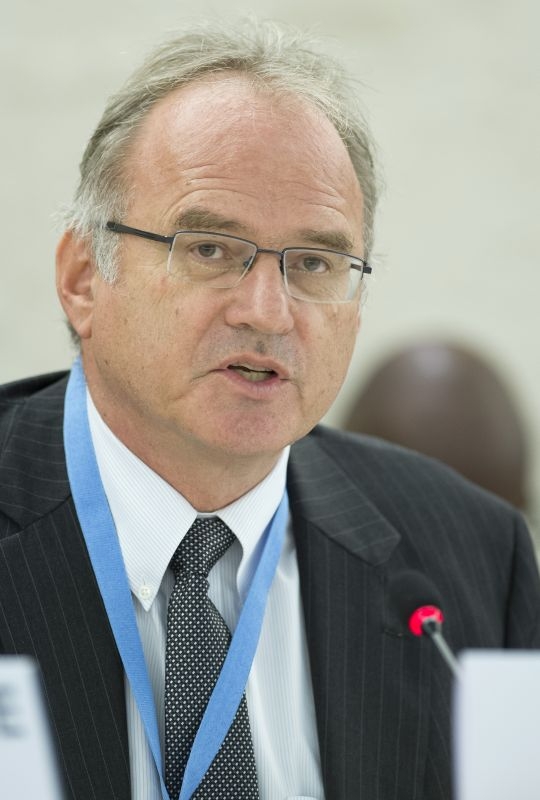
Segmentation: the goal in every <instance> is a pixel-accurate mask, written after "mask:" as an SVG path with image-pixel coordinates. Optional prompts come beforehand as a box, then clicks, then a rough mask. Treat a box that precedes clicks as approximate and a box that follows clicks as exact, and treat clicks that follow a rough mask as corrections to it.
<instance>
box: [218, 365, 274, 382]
mask: <svg viewBox="0 0 540 800" xmlns="http://www.w3.org/2000/svg"><path fill="white" fill-rule="evenodd" d="M227 369H230V370H232V371H233V372H236V373H238V374H239V375H241V376H242V377H243V378H244V379H245V380H247V381H250V382H251V383H261V382H262V381H267V380H269V379H270V378H274V377H276V375H277V372H275V371H274V370H273V369H253V368H252V367H246V366H244V365H243V364H230V365H229V366H228V367H227Z"/></svg>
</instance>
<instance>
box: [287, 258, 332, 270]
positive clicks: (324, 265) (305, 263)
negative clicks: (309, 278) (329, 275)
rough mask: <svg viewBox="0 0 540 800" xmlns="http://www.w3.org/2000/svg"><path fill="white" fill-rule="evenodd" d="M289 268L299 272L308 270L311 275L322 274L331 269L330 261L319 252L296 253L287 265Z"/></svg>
mask: <svg viewBox="0 0 540 800" xmlns="http://www.w3.org/2000/svg"><path fill="white" fill-rule="evenodd" d="M291 268H292V269H294V270H298V271H299V272H308V273H309V274H311V275H313V274H324V273H326V272H331V271H332V262H331V261H330V260H329V259H326V258H322V256H321V255H320V254H319V253H297V254H296V257H295V258H294V259H293V262H292V264H290V265H289V269H291Z"/></svg>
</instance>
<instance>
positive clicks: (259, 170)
mask: <svg viewBox="0 0 540 800" xmlns="http://www.w3.org/2000/svg"><path fill="white" fill-rule="evenodd" d="M126 171H127V177H128V182H129V183H130V184H131V186H132V187H133V188H132V193H131V195H130V206H129V212H128V214H127V217H126V219H125V220H124V222H125V223H126V224H127V225H130V226H133V227H138V228H142V229H144V230H149V231H154V232H156V233H161V234H167V235H168V234H172V233H174V232H175V231H176V230H177V229H179V228H180V227H183V228H187V227H190V228H195V229H199V230H200V229H201V228H204V229H209V230H213V231H214V232H222V233H228V234H232V235H238V236H241V237H243V238H246V239H250V240H252V241H254V242H257V244H258V245H259V246H260V247H265V248H273V249H279V250H280V249H282V248H283V247H286V246H293V245H295V246H302V245H309V244H311V246H313V242H312V241H310V240H309V233H310V232H311V235H313V232H317V235H319V234H320V235H321V236H324V237H327V238H328V241H333V240H334V239H335V237H336V236H341V237H345V238H346V239H347V240H349V241H350V243H351V245H352V252H353V253H354V254H355V255H360V256H361V255H362V252H363V250H362V195H361V191H360V188H359V185H358V182H357V179H356V177H355V174H354V171H353V167H352V164H351V162H350V159H349V156H348V154H347V152H346V149H345V147H344V145H343V143H342V142H341V140H340V139H339V136H338V134H337V133H336V131H335V130H334V128H333V127H332V125H331V124H330V123H329V122H328V121H327V120H326V119H325V118H324V117H322V116H321V115H320V114H319V113H318V112H317V111H316V110H315V109H313V108H311V107H308V106H307V105H306V106H304V105H302V104H301V103H300V102H299V101H298V100H297V99H294V98H291V97H287V98H281V99H276V98H272V97H271V96H270V95H269V94H268V93H267V92H261V91H257V90H255V89H253V88H251V87H250V86H249V85H248V83H247V81H246V80H245V79H243V78H241V77H240V76H232V77H220V78H214V79H212V80H207V81H204V82H200V83H197V84H194V85H191V86H188V87H184V88H183V89H180V90H178V91H176V92H174V93H172V94H171V95H169V96H168V97H166V98H165V99H164V100H162V101H161V102H160V103H158V104H157V105H156V107H155V108H154V109H153V110H152V111H151V112H150V114H149V116H148V117H147V118H146V120H145V121H144V123H143V125H142V128H141V130H140V132H139V134H138V137H137V139H136V141H135V143H134V145H133V148H132V150H131V152H130V155H129V158H128V162H127V165H126ZM114 235H115V234H112V233H111V236H114ZM119 254H120V255H119V259H120V260H119V278H118V280H117V282H116V283H115V284H114V285H111V284H107V283H105V282H104V281H103V280H102V279H101V278H100V277H99V276H98V275H95V277H94V278H93V282H92V304H93V305H92V313H91V319H90V325H89V326H88V329H87V330H86V331H85V332H84V333H83V337H84V338H83V343H82V349H83V357H84V363H85V369H86V372H87V376H88V382H89V386H90V389H91V392H92V395H93V397H94V400H95V402H96V404H97V406H98V409H99V410H100V412H101V414H102V415H103V416H104V418H105V419H106V421H107V422H108V423H109V425H110V426H111V428H112V429H113V430H114V431H115V432H116V433H117V435H118V436H119V437H120V438H121V439H123V441H124V442H125V443H126V444H127V445H128V446H129V447H131V448H132V449H133V450H134V451H135V452H137V453H138V454H139V455H141V457H143V458H145V460H147V461H148V462H151V460H152V459H151V457H150V455H149V453H148V449H149V448H150V449H151V448H152V447H155V448H160V447H168V448H169V449H170V450H173V449H174V448H176V451H177V452H178V453H182V452H185V453H189V454H190V458H191V459H200V462H199V463H200V464H204V462H205V460H206V461H208V460H209V459H211V460H215V459H218V460H219V459H223V458H238V457H240V458H242V459H244V458H247V459H250V458H253V457H257V456H262V457H265V458H267V459H268V458H269V457H270V458H275V456H276V455H277V454H278V453H279V451H280V450H281V449H282V448H283V447H284V446H285V445H286V444H288V443H290V442H292V441H294V440H296V439H298V438H300V437H301V436H302V435H304V434H305V433H306V432H307V431H309V430H310V429H311V428H312V427H313V425H314V424H315V423H316V422H317V421H318V420H319V419H320V418H321V417H322V416H323V414H324V413H325V412H326V410H327V409H328V407H329V406H330V405H331V403H332V401H333V400H334V398H335V396H336V394H337V391H338V389H339V387H340V386H341V383H342V381H343V378H344V376H345V373H346V370H347V367H348V364H349V360H350V357H351V353H352V349H353V346H354V341H355V336H356V332H357V328H358V304H357V303H356V302H352V303H349V304H343V305H339V304H335V305H334V304H330V305H324V304H322V305H321V304H315V303H308V302H305V301H301V300H295V299H293V298H290V297H289V296H288V295H287V294H286V292H285V288H284V286H283V282H282V278H281V274H280V271H279V262H278V259H277V257H276V256H274V255H270V254H260V255H259V256H258V257H257V260H256V262H255V264H254V266H253V268H252V270H251V272H250V273H249V274H248V275H247V276H246V277H245V278H244V279H243V280H242V282H241V283H240V284H239V285H238V286H236V287H235V288H233V289H211V288H208V287H205V286H204V285H194V284H190V283H185V282H181V281H179V280H178V278H175V277H173V276H169V275H168V274H167V272H166V262H167V255H168V251H167V246H166V245H164V244H156V243H154V242H149V241H147V240H143V239H140V238H136V237H132V236H127V235H123V236H122V237H121V242H120V248H119ZM250 370H251V371H250ZM265 371H268V372H267V377H264V378H263V379H262V380H260V379H259V378H260V377H261V375H260V373H261V372H263V373H265Z"/></svg>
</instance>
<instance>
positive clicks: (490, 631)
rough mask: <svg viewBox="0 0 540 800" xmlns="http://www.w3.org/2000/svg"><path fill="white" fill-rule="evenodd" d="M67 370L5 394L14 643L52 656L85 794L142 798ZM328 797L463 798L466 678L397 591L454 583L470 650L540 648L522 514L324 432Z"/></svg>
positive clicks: (2, 509)
mask: <svg viewBox="0 0 540 800" xmlns="http://www.w3.org/2000/svg"><path fill="white" fill-rule="evenodd" d="M64 390H65V381H64V380H62V376H59V375H56V376H46V377H42V378H36V379H33V380H31V381H26V382H21V383H17V384H11V385H9V386H7V387H5V388H4V389H2V390H0V649H1V650H3V651H4V652H8V653H30V654H32V655H34V656H36V657H37V658H38V660H39V662H40V664H41V667H42V670H43V673H44V678H45V686H46V694H47V699H48V703H49V706H50V712H51V716H52V720H53V726H54V729H55V731H56V734H57V738H58V742H59V745H60V754H61V761H62V764H63V767H64V771H65V777H66V785H67V789H68V792H67V794H68V796H69V798H72V799H73V800H109V799H111V800H112V798H115V800H129V797H130V787H129V761H128V744H127V731H126V716H125V705H124V681H123V672H122V666H121V663H120V659H119V656H118V653H117V651H116V647H115V643H114V639H113V636H112V633H111V630H110V627H109V623H108V619H107V616H106V614H105V610H104V607H103V603H102V601H101V597H100V594H99V591H98V588H97V585H96V581H95V578H94V574H93V572H92V569H91V566H90V562H89V559H88V554H87V551H86V548H85V544H84V540H83V538H82V534H81V531H80V528H79V525H78V521H77V518H76V514H75V511H74V506H73V502H72V498H71V494H70V488H69V484H68V481H67V475H66V468H65V461H64V452H63V442H62V406H63V396H64ZM288 489H289V497H290V501H291V511H292V515H293V524H294V533H295V537H296V544H297V552H298V563H299V568H300V576H301V585H302V592H303V599H304V607H305V618H306V630H307V636H308V644H309V650H310V658H311V669H312V675H313V690H314V696H315V705H316V709H317V721H318V732H319V741H320V752H321V759H322V769H323V775H324V782H325V787H326V797H327V800H345V799H346V800H353V798H354V800H420V799H421V798H422V799H423V800H440V799H441V798H444V799H445V800H449V798H450V775H449V772H450V755H449V740H450V736H449V713H450V688H451V686H450V684H451V680H450V677H449V675H448V672H447V669H446V667H445V665H444V664H443V663H442V662H441V661H440V659H439V657H438V656H437V654H436V653H433V652H432V651H431V649H430V643H429V642H426V641H420V640H417V639H413V638H412V637H411V636H409V635H403V633H402V631H401V629H400V626H399V624H398V622H397V620H396V618H395V615H394V613H393V610H392V608H391V607H389V604H388V602H387V596H386V587H387V584H388V581H389V579H391V576H392V574H394V573H396V572H398V571H400V570H401V569H403V568H413V569H419V570H421V571H422V572H425V573H427V574H428V575H429V576H431V578H432V579H433V581H434V583H435V584H436V585H437V586H438V587H439V589H440V592H441V594H442V597H443V601H444V608H445V613H446V618H447V622H446V634H447V637H448V639H449V641H450V643H451V645H452V647H453V648H455V649H456V650H460V649H462V648H464V647H501V646H508V647H540V627H539V610H540V589H539V580H538V573H537V569H536V564H535V560H534V556H533V553H532V550H531V547H530V544H529V541H528V538H527V534H526V531H525V530H524V527H523V524H522V522H521V520H520V517H519V516H518V515H517V514H516V513H514V511H513V510H512V509H510V508H509V507H508V506H506V505H505V504H503V503H502V502H499V501H498V500H495V499H494V498H492V497H490V496H488V495H486V494H485V493H483V492H481V491H480V490H478V489H476V488H474V487H472V486H471V485H470V484H467V483H466V482H465V481H463V480H461V479H460V478H458V477H457V476H456V475H455V474H453V473H451V472H450V471H449V470H447V469H445V468H443V467H442V466H440V465H437V464H435V463H433V462H431V461H428V460H426V459H423V458H421V457H419V456H417V455H414V454H411V453H408V452H406V451H403V450H399V449H396V448H393V447H390V446H388V445H386V444H382V443H380V442H375V441H371V440H367V439H363V438H359V437H351V436H348V435H345V434H341V433H337V432H335V431H334V432H332V431H329V430H324V429H315V431H314V432H313V433H312V434H310V435H309V436H308V437H306V438H305V439H303V440H302V441H300V442H299V443H298V444H296V445H295V446H294V447H293V448H292V452H291V458H290V470H289V479H288Z"/></svg>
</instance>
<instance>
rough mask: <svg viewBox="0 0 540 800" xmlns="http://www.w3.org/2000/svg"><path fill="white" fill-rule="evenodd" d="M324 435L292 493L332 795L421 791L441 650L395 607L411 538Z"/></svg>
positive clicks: (303, 462) (297, 449) (301, 451)
mask: <svg viewBox="0 0 540 800" xmlns="http://www.w3.org/2000/svg"><path fill="white" fill-rule="evenodd" d="M320 441H321V440H320V437H319V438H317V437H307V438H306V439H304V440H302V441H301V442H300V443H298V444H297V445H295V446H294V447H293V448H292V451H291V459H290V467H289V478H288V491H289V498H290V503H291V513H292V517H293V530H294V534H295V539H296V546H297V554H298V566H299V571H300V580H301V586H302V597H303V603H304V610H305V620H306V634H307V640H308V648H309V651H310V660H311V671H312V681H313V692H314V699H315V706H316V713H317V724H318V733H319V744H320V753H321V764H322V770H323V779H324V784H325V791H326V797H327V798H328V800H347V799H348V798H351V797H355V798H360V799H362V798H363V800H372V799H373V798H375V797H376V798H379V800H386V799H387V798H388V800H390V798H392V800H394V798H395V797H397V796H400V797H407V798H420V797H421V796H422V783H423V772H424V767H425V759H426V750H427V735H428V711H427V710H428V708H429V694H430V682H429V664H430V656H431V654H430V651H429V648H427V647H426V644H427V643H425V642H420V641H418V640H414V639H411V638H410V637H408V636H404V635H403V634H402V633H401V632H400V631H398V630H397V629H396V626H395V625H394V624H393V620H392V610H391V609H387V603H386V585H387V582H388V576H389V575H390V574H391V573H392V570H393V569H400V568H403V563H402V559H401V554H400V539H401V537H400V534H399V533H398V532H397V531H396V530H395V528H393V527H392V526H391V525H390V524H389V523H388V522H387V520H386V519H385V518H384V516H383V515H382V514H381V512H380V511H379V510H378V509H377V508H375V507H374V506H373V505H372V504H371V503H370V501H369V500H368V499H367V498H366V497H365V496H364V495H363V493H362V491H361V489H360V488H359V487H360V486H361V485H362V476H361V474H358V485H357V484H356V483H353V481H352V480H351V478H350V477H349V476H348V475H347V474H345V473H344V472H343V470H342V468H341V467H340V465H339V463H338V461H336V460H335V459H334V457H332V455H331V454H329V452H327V450H326V448H325V447H323V446H321V443H320ZM366 468H367V465H366V466H364V469H366Z"/></svg>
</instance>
